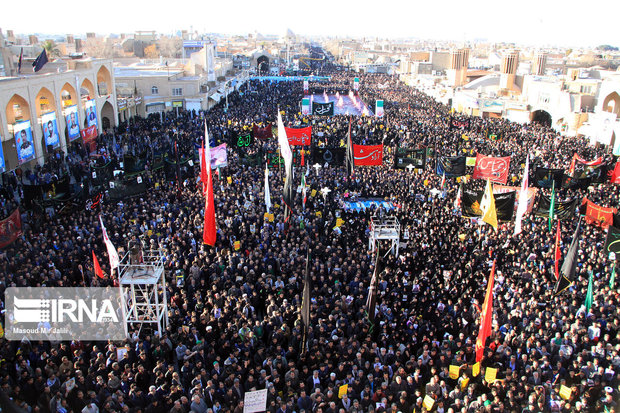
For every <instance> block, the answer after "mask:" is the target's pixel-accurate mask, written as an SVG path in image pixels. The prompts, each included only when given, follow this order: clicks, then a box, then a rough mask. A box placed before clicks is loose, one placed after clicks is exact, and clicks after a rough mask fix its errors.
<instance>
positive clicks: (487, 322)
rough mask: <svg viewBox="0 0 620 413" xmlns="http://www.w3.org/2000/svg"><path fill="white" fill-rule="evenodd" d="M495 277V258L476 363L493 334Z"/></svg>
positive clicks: (488, 284)
mask: <svg viewBox="0 0 620 413" xmlns="http://www.w3.org/2000/svg"><path fill="white" fill-rule="evenodd" d="M494 278H495V260H493V268H491V275H489V282H488V283H487V294H486V296H485V297H484V304H483V305H482V316H481V319H480V330H479V332H478V339H477V340H476V363H477V362H479V361H480V360H482V356H483V354H484V345H485V343H486V341H487V338H488V337H489V336H490V335H491V323H492V322H493V280H494Z"/></svg>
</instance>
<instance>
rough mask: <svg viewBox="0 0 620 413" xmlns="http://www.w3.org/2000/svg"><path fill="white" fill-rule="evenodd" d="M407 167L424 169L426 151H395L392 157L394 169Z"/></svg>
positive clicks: (402, 149)
mask: <svg viewBox="0 0 620 413" xmlns="http://www.w3.org/2000/svg"><path fill="white" fill-rule="evenodd" d="M409 165H413V166H414V167H415V168H419V169H424V167H425V166H426V149H425V148H424V149H405V148H399V149H397V150H396V154H395V155H394V168H396V169H404V168H406V167H408V166H409Z"/></svg>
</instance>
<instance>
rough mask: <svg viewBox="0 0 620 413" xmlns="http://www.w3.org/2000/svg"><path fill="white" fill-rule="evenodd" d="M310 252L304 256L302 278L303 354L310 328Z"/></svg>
mask: <svg viewBox="0 0 620 413" xmlns="http://www.w3.org/2000/svg"><path fill="white" fill-rule="evenodd" d="M309 262H310V252H309V251H308V253H307V254H306V274H305V276H304V291H303V295H302V299H301V321H302V322H303V324H304V334H303V341H302V343H301V348H302V350H301V352H302V353H304V352H305V351H306V350H307V348H306V341H307V340H308V327H310V270H309Z"/></svg>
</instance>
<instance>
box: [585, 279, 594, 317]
mask: <svg viewBox="0 0 620 413" xmlns="http://www.w3.org/2000/svg"><path fill="white" fill-rule="evenodd" d="M585 305H586V314H588V313H589V312H590V308H592V273H590V280H589V281H588V293H587V294H586V303H585Z"/></svg>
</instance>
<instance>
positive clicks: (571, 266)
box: [553, 220, 581, 295]
mask: <svg viewBox="0 0 620 413" xmlns="http://www.w3.org/2000/svg"><path fill="white" fill-rule="evenodd" d="M580 233H581V220H579V222H578V223H577V228H576V229H575V234H574V235H573V240H572V241H571V243H570V248H569V249H568V253H567V254H566V258H564V262H563V263H562V269H561V270H560V278H559V279H558V282H557V284H556V285H555V292H554V293H553V294H554V295H558V294H560V293H561V292H562V291H564V290H566V289H567V288H568V287H570V286H571V285H572V284H573V278H574V277H575V268H576V267H577V249H578V247H579V235H580Z"/></svg>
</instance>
